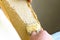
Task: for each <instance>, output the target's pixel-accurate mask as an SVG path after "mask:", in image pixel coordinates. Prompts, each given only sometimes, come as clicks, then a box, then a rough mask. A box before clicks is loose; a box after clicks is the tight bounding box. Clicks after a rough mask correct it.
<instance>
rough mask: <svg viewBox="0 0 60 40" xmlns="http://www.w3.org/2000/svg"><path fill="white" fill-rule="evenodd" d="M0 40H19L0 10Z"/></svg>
mask: <svg viewBox="0 0 60 40" xmlns="http://www.w3.org/2000/svg"><path fill="white" fill-rule="evenodd" d="M0 40H21V39H20V37H19V35H18V34H17V32H16V30H15V29H14V27H13V26H12V24H11V23H10V22H9V21H8V19H7V18H6V16H5V15H4V13H3V11H2V10H1V9H0Z"/></svg>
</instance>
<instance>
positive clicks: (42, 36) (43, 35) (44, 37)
mask: <svg viewBox="0 0 60 40" xmlns="http://www.w3.org/2000/svg"><path fill="white" fill-rule="evenodd" d="M30 40H53V38H52V36H51V35H50V34H49V33H48V32H47V31H45V30H41V31H40V32H39V33H36V32H33V33H32V34H31V38H30Z"/></svg>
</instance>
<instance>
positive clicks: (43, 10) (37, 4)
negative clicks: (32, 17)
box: [32, 0, 60, 34]
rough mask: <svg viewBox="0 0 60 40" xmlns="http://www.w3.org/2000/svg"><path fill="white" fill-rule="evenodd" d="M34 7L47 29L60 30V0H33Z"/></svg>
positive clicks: (50, 31)
mask: <svg viewBox="0 0 60 40" xmlns="http://www.w3.org/2000/svg"><path fill="white" fill-rule="evenodd" d="M32 7H33V9H34V11H35V12H36V14H37V16H38V19H39V21H40V23H41V25H42V27H43V28H44V29H45V30H47V31H48V32H49V33H51V34H52V33H55V32H58V31H60V0H33V1H32Z"/></svg>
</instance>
